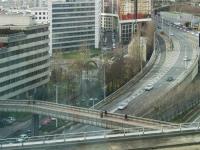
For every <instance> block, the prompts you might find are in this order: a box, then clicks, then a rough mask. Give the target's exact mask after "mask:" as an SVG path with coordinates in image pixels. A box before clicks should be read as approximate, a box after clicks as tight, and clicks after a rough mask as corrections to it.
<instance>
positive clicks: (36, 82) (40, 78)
mask: <svg viewBox="0 0 200 150" xmlns="http://www.w3.org/2000/svg"><path fill="white" fill-rule="evenodd" d="M0 20H4V21H0V98H1V99H8V98H12V97H15V96H17V95H19V94H22V93H25V92H27V91H29V90H32V89H35V88H37V87H39V86H41V85H44V84H46V83H47V82H48V81H49V74H50V72H49V52H48V51H49V30H48V26H49V25H48V24H42V25H38V24H36V23H35V21H34V20H33V17H32V16H19V15H0Z"/></svg>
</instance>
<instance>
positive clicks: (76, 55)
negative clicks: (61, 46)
mask: <svg viewBox="0 0 200 150" xmlns="http://www.w3.org/2000/svg"><path fill="white" fill-rule="evenodd" d="M100 54H101V51H100V50H99V49H91V50H90V55H91V57H96V56H99V55H100ZM80 57H81V51H72V52H69V53H63V58H64V59H71V60H74V59H79V58H80Z"/></svg>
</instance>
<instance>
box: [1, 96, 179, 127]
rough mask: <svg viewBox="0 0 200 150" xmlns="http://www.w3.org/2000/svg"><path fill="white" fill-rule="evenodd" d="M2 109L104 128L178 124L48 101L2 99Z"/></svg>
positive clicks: (173, 125)
mask: <svg viewBox="0 0 200 150" xmlns="http://www.w3.org/2000/svg"><path fill="white" fill-rule="evenodd" d="M0 111H4V112H28V113H33V114H40V115H47V116H52V117H56V118H59V119H64V120H68V121H74V122H79V123H83V124H89V125H93V126H98V127H104V128H128V127H129V128H130V127H134V126H141V127H144V128H152V129H160V128H174V127H177V124H173V123H169V122H164V121H157V120H152V119H145V118H140V117H135V116H128V117H127V118H126V117H125V115H123V114H117V113H110V112H106V113H105V112H102V111H100V110H94V109H86V108H80V107H73V106H68V105H62V104H56V103H51V102H46V101H26V100H0Z"/></svg>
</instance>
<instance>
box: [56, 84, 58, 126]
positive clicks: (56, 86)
mask: <svg viewBox="0 0 200 150" xmlns="http://www.w3.org/2000/svg"><path fill="white" fill-rule="evenodd" d="M56 104H58V86H57V85H56ZM57 127H58V119H57V118H56V128H57Z"/></svg>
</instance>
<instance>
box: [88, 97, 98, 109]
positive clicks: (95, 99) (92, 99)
mask: <svg viewBox="0 0 200 150" xmlns="http://www.w3.org/2000/svg"><path fill="white" fill-rule="evenodd" d="M89 100H90V101H92V109H94V104H95V103H94V101H97V100H98V98H90V99H89Z"/></svg>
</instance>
